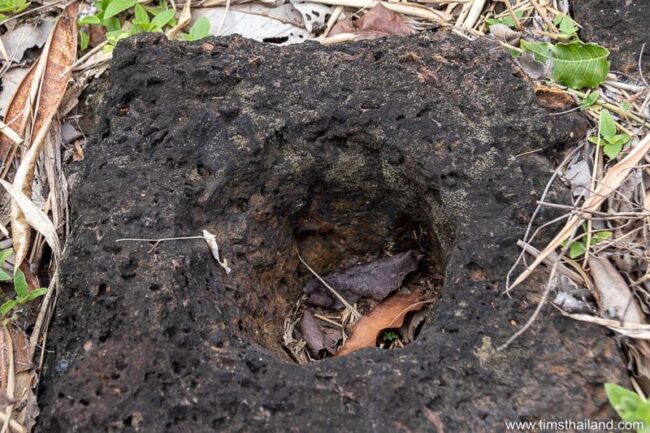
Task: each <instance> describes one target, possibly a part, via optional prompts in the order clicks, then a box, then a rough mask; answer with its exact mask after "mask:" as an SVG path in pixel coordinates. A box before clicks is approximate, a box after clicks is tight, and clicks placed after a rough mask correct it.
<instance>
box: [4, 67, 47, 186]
mask: <svg viewBox="0 0 650 433" xmlns="http://www.w3.org/2000/svg"><path fill="white" fill-rule="evenodd" d="M37 63H38V62H37ZM37 63H34V65H32V67H31V68H30V69H29V71H28V72H27V74H26V75H25V76H24V77H23V78H22V80H21V82H20V84H19V85H18V87H17V88H16V90H15V92H14V94H13V96H12V98H11V101H10V102H9V104H8V105H7V107H6V109H5V112H4V113H5V115H4V122H5V123H6V124H7V125H9V126H10V127H11V128H12V129H13V130H14V131H16V133H18V135H19V136H21V137H22V136H23V135H24V134H25V126H26V124H27V116H26V115H25V111H26V108H27V104H28V103H29V93H30V89H31V87H32V82H33V81H34V76H35V71H36V65H37ZM15 151H16V146H14V144H13V142H12V141H11V140H10V139H9V138H8V137H5V136H4V135H0V162H2V166H1V169H0V172H1V173H2V176H0V177H2V178H4V176H5V175H6V172H7V171H8V169H9V167H10V166H11V162H12V160H13V157H14V154H15Z"/></svg>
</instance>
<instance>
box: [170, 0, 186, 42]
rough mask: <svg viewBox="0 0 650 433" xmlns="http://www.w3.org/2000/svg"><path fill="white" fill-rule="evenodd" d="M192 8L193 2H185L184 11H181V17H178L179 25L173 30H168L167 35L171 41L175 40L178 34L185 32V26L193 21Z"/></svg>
mask: <svg viewBox="0 0 650 433" xmlns="http://www.w3.org/2000/svg"><path fill="white" fill-rule="evenodd" d="M191 6H192V2H191V1H189V0H188V1H186V2H185V5H184V6H183V9H182V10H181V13H180V15H179V16H178V23H177V24H176V25H175V26H174V27H172V28H171V29H169V30H167V33H166V35H167V37H168V38H169V39H174V38H175V37H176V34H177V33H178V32H180V31H181V30H183V29H184V28H185V26H187V25H188V24H189V23H190V21H192V10H191Z"/></svg>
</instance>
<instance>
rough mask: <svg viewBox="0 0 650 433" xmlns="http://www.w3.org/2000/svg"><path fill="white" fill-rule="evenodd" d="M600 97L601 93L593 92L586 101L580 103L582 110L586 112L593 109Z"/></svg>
mask: <svg viewBox="0 0 650 433" xmlns="http://www.w3.org/2000/svg"><path fill="white" fill-rule="evenodd" d="M599 97H600V93H598V91H595V92H591V93H590V94H589V95H587V97H586V98H585V99H583V100H582V102H581V103H580V108H582V109H583V110H585V109H587V108H589V107H591V106H592V105H594V104H595V103H596V101H597V100H598V98H599Z"/></svg>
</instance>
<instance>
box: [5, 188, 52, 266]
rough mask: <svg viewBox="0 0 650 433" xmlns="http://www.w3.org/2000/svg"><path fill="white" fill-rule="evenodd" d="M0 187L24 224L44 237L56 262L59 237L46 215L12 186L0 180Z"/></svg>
mask: <svg viewBox="0 0 650 433" xmlns="http://www.w3.org/2000/svg"><path fill="white" fill-rule="evenodd" d="M0 185H2V186H3V187H4V188H5V189H6V190H7V192H8V193H9V195H11V198H12V199H13V200H14V202H15V203H16V205H17V207H18V208H20V210H21V213H22V215H23V217H24V218H25V222H26V223H27V224H29V226H31V227H33V228H34V230H36V231H37V232H39V233H40V234H42V235H43V237H45V239H46V240H47V243H48V244H49V245H50V248H52V252H53V253H54V257H55V258H56V259H57V260H58V259H59V258H60V257H61V246H60V245H59V237H58V235H57V234H56V229H55V228H54V224H52V221H50V219H49V218H48V217H47V215H45V213H44V212H43V211H42V210H41V209H40V208H39V207H38V206H36V205H35V204H34V202H32V201H31V200H30V199H29V198H28V197H27V196H26V195H25V194H23V193H22V192H21V191H20V190H19V189H18V188H16V187H15V186H14V185H12V184H10V183H9V182H7V181H6V180H2V179H0ZM12 224H13V221H12ZM14 245H15V243H14ZM14 267H15V269H18V265H16V264H14Z"/></svg>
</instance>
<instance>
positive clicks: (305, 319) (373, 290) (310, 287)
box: [283, 250, 434, 364]
mask: <svg viewBox="0 0 650 433" xmlns="http://www.w3.org/2000/svg"><path fill="white" fill-rule="evenodd" d="M421 260H422V255H421V254H419V253H416V252H415V251H413V250H410V251H406V252H403V253H399V254H396V255H394V256H391V257H385V258H380V259H376V260H374V261H371V262H369V263H364V264H359V265H355V266H352V267H350V268H347V269H343V270H340V271H335V272H333V273H331V274H330V275H328V276H327V277H325V281H326V282H327V283H328V284H329V285H330V286H331V287H332V289H333V290H335V291H336V293H338V294H339V295H341V297H342V298H343V299H344V300H346V301H347V302H348V305H350V307H351V308H353V309H354V310H358V311H360V312H362V315H361V317H360V318H356V317H355V315H354V314H353V312H352V311H351V310H350V308H347V307H345V306H344V305H343V304H342V303H341V302H340V301H339V300H338V299H335V296H334V295H333V294H332V293H331V292H330V289H329V288H326V287H325V286H324V284H323V283H322V282H320V281H319V280H318V278H315V279H313V280H310V281H309V282H308V283H307V284H306V285H305V287H304V291H305V295H303V296H302V297H301V299H300V300H299V301H298V302H297V304H296V306H295V307H294V309H293V310H292V312H291V313H290V314H289V316H288V317H287V319H286V320H285V328H284V332H285V334H284V344H283V346H284V348H285V350H287V351H288V352H289V354H290V355H291V357H292V358H293V359H294V360H295V361H296V362H298V363H299V364H304V363H307V362H309V361H311V360H315V359H323V358H326V357H328V356H340V355H346V354H348V353H351V352H353V351H356V350H359V349H363V348H367V347H375V346H377V347H380V348H384V349H393V348H401V347H404V345H405V344H408V343H410V342H412V341H413V340H414V339H415V338H416V336H417V333H418V331H419V329H420V328H421V326H422V324H423V323H424V321H425V320H426V316H427V311H426V310H425V309H424V307H425V306H427V305H429V304H431V303H432V302H433V294H434V291H433V285H432V281H433V278H431V275H426V274H422V275H418V274H415V272H416V271H417V270H418V266H419V264H420V262H421ZM312 272H313V271H312ZM414 274H415V275H414ZM407 276H408V277H409V278H408V280H407V282H405V281H404V280H405V278H406V277H407ZM352 304H353V305H352ZM298 324H299V326H297V325H298Z"/></svg>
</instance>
